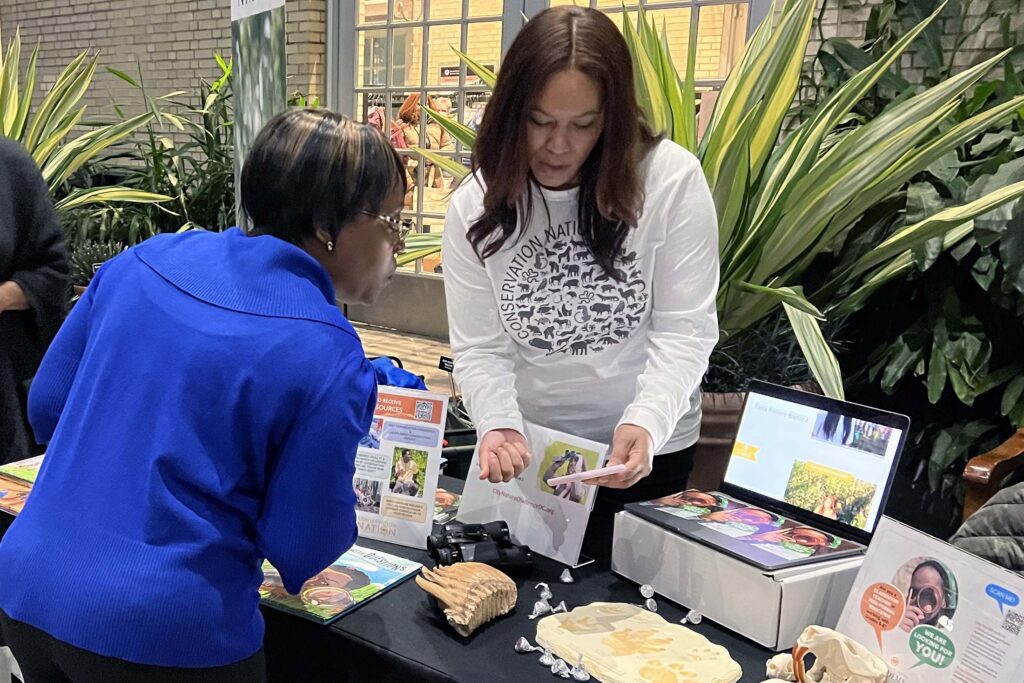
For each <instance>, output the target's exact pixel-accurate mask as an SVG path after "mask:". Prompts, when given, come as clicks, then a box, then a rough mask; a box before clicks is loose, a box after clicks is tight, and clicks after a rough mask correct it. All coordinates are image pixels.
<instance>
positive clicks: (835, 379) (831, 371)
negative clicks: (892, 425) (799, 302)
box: [782, 302, 845, 399]
mask: <svg viewBox="0 0 1024 683" xmlns="http://www.w3.org/2000/svg"><path fill="white" fill-rule="evenodd" d="M782 306H783V308H784V309H785V311H786V316H787V317H788V318H789V322H790V325H792V326H793V333H794V334H795V335H796V340H797V343H798V344H799V345H800V349H801V350H802V351H803V353H804V357H805V358H806V359H807V365H808V367H810V369H811V374H813V375H814V379H816V380H817V381H818V385H819V386H820V387H821V389H822V391H824V392H825V395H826V396H829V397H831V398H837V399H843V398H844V397H845V394H844V392H843V377H842V372H841V371H840V369H839V361H837V360H836V357H835V354H833V353H832V349H830V348H829V346H828V342H826V341H825V336H824V335H823V334H822V333H821V328H820V327H818V321H817V320H815V319H814V317H813V316H811V315H810V314H808V313H805V312H803V311H801V310H799V309H797V308H794V307H793V306H790V305H789V304H788V303H786V302H783V303H782Z"/></svg>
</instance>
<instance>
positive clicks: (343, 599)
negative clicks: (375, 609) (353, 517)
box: [260, 545, 423, 624]
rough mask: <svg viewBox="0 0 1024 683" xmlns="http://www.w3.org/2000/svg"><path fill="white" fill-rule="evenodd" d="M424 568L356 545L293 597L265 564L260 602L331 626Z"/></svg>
mask: <svg viewBox="0 0 1024 683" xmlns="http://www.w3.org/2000/svg"><path fill="white" fill-rule="evenodd" d="M422 566H423V565H421V564H420V563H419V562H413V561H411V560H406V559H404V558H401V557H396V556H394V555H390V554H388V553H383V552H380V551H379V550H371V549H370V548H364V547H360V546H357V545H355V546H352V547H351V548H349V549H348V551H346V552H345V554H344V555H342V556H341V557H339V558H338V559H337V560H336V561H335V562H334V563H333V564H331V566H329V567H327V569H324V570H323V571H322V572H320V573H319V574H317V575H316V576H314V577H313V578H311V579H310V580H309V581H307V582H306V583H304V584H302V590H300V591H299V594H298V595H291V594H290V593H288V592H287V591H286V590H285V588H284V584H283V583H282V582H281V575H280V574H279V573H278V572H277V570H276V569H275V568H274V566H273V565H272V564H270V562H267V561H264V562H263V583H262V584H261V585H260V599H261V600H262V602H263V604H265V605H269V606H270V607H274V608H275V609H279V610H282V611H284V612H290V613H292V614H297V615H299V616H301V617H304V618H306V619H310V620H311V621H315V622H317V623H318V624H329V623H331V622H332V621H334V620H335V619H338V618H339V617H341V616H343V615H345V614H347V613H348V612H351V611H352V610H354V609H356V608H357V607H359V605H362V604H363V603H365V602H366V601H368V600H371V599H373V598H375V597H377V596H378V595H380V594H381V593H384V592H386V591H388V590H390V589H391V588H394V587H395V586H397V585H398V584H400V583H401V582H403V581H405V580H406V579H408V578H410V577H411V576H413V575H415V574H416V573H417V572H418V571H419V570H420V568H421V567H422Z"/></svg>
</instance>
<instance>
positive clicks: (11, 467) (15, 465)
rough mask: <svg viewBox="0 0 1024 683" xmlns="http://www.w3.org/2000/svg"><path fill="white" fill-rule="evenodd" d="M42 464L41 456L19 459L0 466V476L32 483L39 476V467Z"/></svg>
mask: <svg viewBox="0 0 1024 683" xmlns="http://www.w3.org/2000/svg"><path fill="white" fill-rule="evenodd" d="M42 464H43V456H41V455H37V456H35V457H34V458H28V459H26V460H19V461H17V462H11V463H7V464H6V465H3V466H0V477H5V478H7V479H15V480H17V481H21V482H24V483H26V484H34V483H35V481H36V477H37V476H39V468H40V467H41V466H42Z"/></svg>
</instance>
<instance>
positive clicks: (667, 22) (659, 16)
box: [647, 7, 699, 78]
mask: <svg viewBox="0 0 1024 683" xmlns="http://www.w3.org/2000/svg"><path fill="white" fill-rule="evenodd" d="M690 14H691V12H690V8H689V7H681V8H677V9H662V10H652V11H650V12H648V14H647V16H648V17H650V18H651V20H652V21H654V26H655V27H656V28H657V30H658V35H659V36H660V35H661V31H662V28H664V30H665V31H666V32H667V33H668V49H669V52H670V53H671V54H672V63H673V64H675V66H676V70H677V71H678V72H679V77H680V78H684V77H685V76H686V51H687V50H688V49H689V42H690ZM698 63H699V60H698Z"/></svg>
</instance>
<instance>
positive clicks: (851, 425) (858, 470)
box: [725, 382, 909, 538]
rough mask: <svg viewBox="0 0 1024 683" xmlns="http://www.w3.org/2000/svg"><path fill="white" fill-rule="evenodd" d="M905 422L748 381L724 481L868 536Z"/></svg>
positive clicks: (892, 470) (879, 510)
mask: <svg viewBox="0 0 1024 683" xmlns="http://www.w3.org/2000/svg"><path fill="white" fill-rule="evenodd" d="M908 427H909V420H908V419H907V418H906V417H905V416H903V415H897V414H895V413H889V412H886V411H881V410H877V409H874V408H868V407H865V406H860V405H857V404H853V403H847V402H845V401H837V400H833V399H829V398H826V397H824V396H818V395H816V394H808V393H805V392H802V391H796V390H794V389H787V388H784V387H778V386H775V385H771V384H766V383H763V382H754V383H752V384H751V388H750V390H749V392H748V394H747V398H746V402H745V404H744V407H743V414H742V416H741V418H740V425H739V431H738V432H737V435H736V440H735V442H734V443H733V449H732V456H731V457H730V459H729V467H728V470H727V472H726V475H725V482H726V484H727V485H728V486H729V487H732V488H736V489H740V490H742V491H744V492H750V493H752V494H755V496H754V499H755V500H760V501H762V502H764V501H772V502H775V503H777V504H778V507H780V508H781V509H783V510H785V511H794V510H799V511H803V512H805V513H810V514H811V515H813V517H811V518H810V519H811V520H812V521H814V522H817V523H821V524H823V525H825V526H828V527H833V528H836V527H838V528H840V529H842V530H846V531H849V532H850V533H849V536H851V537H853V538H865V537H869V536H870V534H871V532H873V531H874V529H875V525H876V524H877V522H878V520H879V518H880V517H881V515H882V512H883V509H884V507H885V501H886V499H887V498H888V494H889V486H890V484H891V482H892V477H893V475H894V473H895V471H896V464H897V461H898V459H899V454H900V451H901V450H902V447H903V442H904V439H905V437H906V432H907V429H908ZM801 516H804V517H806V515H801Z"/></svg>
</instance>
